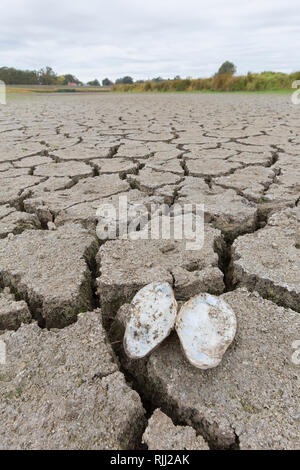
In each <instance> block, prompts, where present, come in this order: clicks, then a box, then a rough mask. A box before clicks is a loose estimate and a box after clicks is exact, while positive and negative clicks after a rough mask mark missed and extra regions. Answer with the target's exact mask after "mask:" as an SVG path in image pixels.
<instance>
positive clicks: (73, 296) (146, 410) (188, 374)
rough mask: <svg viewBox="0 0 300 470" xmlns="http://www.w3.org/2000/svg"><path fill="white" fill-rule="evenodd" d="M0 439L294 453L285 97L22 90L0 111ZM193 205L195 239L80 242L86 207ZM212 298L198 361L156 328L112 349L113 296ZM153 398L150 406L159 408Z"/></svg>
mask: <svg viewBox="0 0 300 470" xmlns="http://www.w3.org/2000/svg"><path fill="white" fill-rule="evenodd" d="M0 148H1V151H0V340H1V341H4V343H5V345H6V357H7V360H6V364H0V448H2V449H10V448H18V449H140V448H145V447H146V448H147V447H148V448H149V449H157V448H158V446H159V445H163V447H164V448H165V449H176V448H177V449H178V448H180V445H181V446H182V447H181V448H186V449H208V448H222V449H228V448H232V449H238V448H240V449H296V448H299V444H300V404H299V396H300V390H299V388H300V369H299V367H300V366H299V365H297V364H296V363H295V361H293V360H292V357H293V344H294V343H295V341H297V340H300V228H299V227H300V213H299V210H300V209H299V207H298V203H299V198H300V164H299V156H300V123H299V109H298V108H297V106H294V105H292V103H291V102H290V99H289V97H287V96H279V95H201V94H197V95H171V94H166V95H163V94H161V95H115V94H107V95H105V96H98V95H97V96H92V95H86V96H55V95H53V96H38V95H33V96H30V97H29V96H27V97H18V98H14V99H9V100H8V105H7V106H5V107H4V106H3V107H1V109H0ZM120 195H126V196H127V197H128V200H129V201H130V202H132V203H135V202H141V203H143V204H146V205H147V204H150V203H151V202H152V201H156V202H164V203H166V204H168V205H169V206H171V205H172V204H173V203H175V202H177V203H181V204H184V203H204V206H205V244H204V247H203V249H202V250H198V251H190V252H188V251H186V250H185V247H184V244H183V243H182V242H179V241H173V242H172V241H171V242H170V241H169V240H149V241H142V242H141V241H139V240H137V241H130V240H120V239H117V240H111V241H107V242H105V243H101V244H100V243H99V240H98V239H97V237H96V230H95V229H96V222H97V218H96V210H97V208H98V206H99V204H100V203H101V202H105V201H107V202H113V203H116V201H117V200H118V197H119V196H120ZM153 281H161V282H169V283H170V284H171V285H172V286H173V287H174V291H175V296H176V298H177V301H179V302H182V301H185V300H188V299H189V298H190V297H191V296H193V295H196V294H198V293H199V292H209V293H211V294H214V295H220V296H221V298H222V299H224V300H226V302H227V303H228V304H229V305H230V306H231V307H232V309H233V310H234V311H235V313H236V315H237V319H238V331H237V335H236V338H235V340H234V342H233V344H232V345H231V346H230V348H229V349H228V351H227V352H226V354H225V356H224V358H223V361H222V363H221V364H220V365H219V366H218V367H217V368H215V369H212V370H207V371H202V370H196V369H195V368H193V367H192V366H191V365H190V364H189V363H188V362H187V361H186V360H185V358H184V356H183V354H182V352H181V350H180V346H179V344H178V340H177V339H176V336H175V335H171V336H170V337H169V338H168V339H167V340H165V341H164V342H163V343H162V344H161V345H160V347H159V348H158V349H156V350H155V351H154V352H153V353H152V354H151V355H150V357H148V358H146V359H142V360H139V361H133V360H130V359H128V358H127V357H126V356H125V354H124V351H123V349H122V346H121V344H122V343H121V341H122V336H123V333H124V327H125V323H126V318H127V315H128V303H129V302H130V301H131V299H132V298H133V296H134V295H135V294H136V292H137V291H138V290H139V289H140V288H141V287H143V286H144V285H146V284H148V283H150V282H153ZM158 409H161V411H158Z"/></svg>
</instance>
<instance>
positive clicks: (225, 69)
mask: <svg viewBox="0 0 300 470" xmlns="http://www.w3.org/2000/svg"><path fill="white" fill-rule="evenodd" d="M235 72H236V66H235V65H234V63H233V62H229V60H226V62H223V64H222V65H221V67H220V68H219V70H218V72H217V75H223V74H224V73H228V74H231V75H234V74H235Z"/></svg>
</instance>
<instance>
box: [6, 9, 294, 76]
mask: <svg viewBox="0 0 300 470" xmlns="http://www.w3.org/2000/svg"><path fill="white" fill-rule="evenodd" d="M1 10H2V12H1V30H0V65H2V66H4V65H6V66H14V67H18V68H30V69H38V68H41V67H42V66H45V65H50V66H52V67H53V68H54V69H55V71H57V73H59V74H61V73H74V74H76V75H77V76H78V77H79V78H80V79H82V80H84V81H86V80H89V79H91V78H95V77H98V78H99V79H102V78H104V77H106V76H108V77H110V78H112V79H115V78H117V77H119V76H122V75H124V74H126V75H127V74H129V75H132V76H133V77H134V78H135V79H138V78H148V77H154V76H158V75H161V76H164V77H172V76H174V75H176V74H180V75H181V76H183V77H184V76H190V75H191V76H193V77H200V76H202V77H204V76H209V75H212V74H213V73H214V72H215V71H216V70H217V68H218V66H219V65H220V63H222V62H223V61H224V60H227V59H228V60H232V61H233V62H235V63H236V65H237V67H238V73H247V72H248V70H251V71H253V72H256V71H262V70H278V71H284V72H291V71H295V70H297V69H299V68H300V67H299V63H298V54H297V51H298V50H299V46H300V26H299V25H300V12H299V7H298V1H297V0H285V1H283V0H273V1H269V0H252V1H247V0H245V1H244V2H241V1H240V0H227V1H226V2H224V1H223V0H211V1H210V2H207V0H205V1H203V0H201V1H199V0H185V1H184V2H182V1H180V2H179V1H178V2H176V1H175V0H164V1H161V0H159V1H158V0H151V2H149V3H146V2H141V1H140V0H126V1H124V0H110V1H109V2H104V1H103V0H102V1H100V2H99V1H97V0H85V1H82V0H81V1H78V0H72V1H71V0H64V1H58V0H52V1H51V2H50V1H43V2H41V1H37V0H23V1H21V0H1Z"/></svg>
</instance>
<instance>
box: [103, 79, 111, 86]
mask: <svg viewBox="0 0 300 470" xmlns="http://www.w3.org/2000/svg"><path fill="white" fill-rule="evenodd" d="M112 85H113V82H112V81H111V80H110V79H109V78H104V80H102V86H112Z"/></svg>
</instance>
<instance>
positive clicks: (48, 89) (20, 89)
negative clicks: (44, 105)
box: [6, 85, 111, 93]
mask: <svg viewBox="0 0 300 470" xmlns="http://www.w3.org/2000/svg"><path fill="white" fill-rule="evenodd" d="M110 90H111V88H110V87H70V86H57V85H55V86H53V85H7V87H6V91H7V93H87V92H93V93H105V92H108V91H110Z"/></svg>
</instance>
